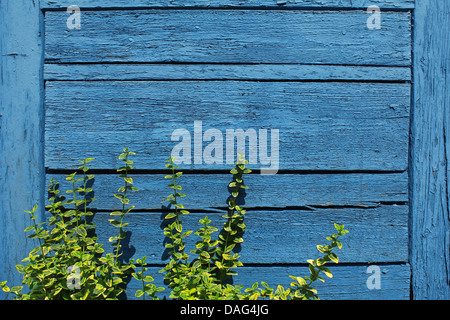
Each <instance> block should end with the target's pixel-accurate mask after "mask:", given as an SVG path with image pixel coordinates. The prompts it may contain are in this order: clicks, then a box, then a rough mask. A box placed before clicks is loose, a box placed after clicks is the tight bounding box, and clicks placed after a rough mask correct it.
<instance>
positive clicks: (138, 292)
mask: <svg viewBox="0 0 450 320" xmlns="http://www.w3.org/2000/svg"><path fill="white" fill-rule="evenodd" d="M143 295H144V291H142V290H137V291H136V293H135V296H136V298H140V297H142V296H143Z"/></svg>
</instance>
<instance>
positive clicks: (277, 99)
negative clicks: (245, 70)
mask: <svg viewBox="0 0 450 320" xmlns="http://www.w3.org/2000/svg"><path fill="white" fill-rule="evenodd" d="M112 93H113V94H112ZM174 93H176V94H174ZM409 104H410V86H409V85H408V84H396V83H386V84H385V83H334V82H325V83H298V82H246V81H200V82H199V81H170V82H167V81H155V82H146V81H137V82H136V81H125V82H124V81H108V82H103V81H102V82H80V81H64V82H59V81H56V82H53V81H50V82H47V85H46V116H47V121H46V159H45V160H46V166H47V167H49V168H54V169H56V168H60V169H68V168H73V166H74V164H75V165H76V163H77V162H76V159H81V158H83V157H94V158H97V162H96V165H95V168H99V169H100V168H105V169H108V168H118V167H119V165H120V164H119V162H120V161H119V160H117V155H118V153H120V152H121V151H122V147H124V146H129V147H130V148H131V149H133V150H134V151H136V152H137V155H136V156H135V164H136V168H139V169H164V168H165V167H164V163H165V160H167V159H168V157H169V155H170V153H171V151H172V149H173V148H174V147H175V146H176V145H177V144H178V143H179V142H178V141H171V136H172V134H173V133H174V130H176V129H186V130H188V131H189V133H190V135H191V140H192V141H191V142H193V143H194V144H195V145H197V146H198V145H199V143H197V142H196V141H194V135H193V134H194V121H202V130H203V132H206V130H207V129H216V130H218V133H217V131H216V133H217V134H218V135H219V134H220V135H222V138H223V142H224V145H225V144H226V142H227V139H226V130H227V129H230V130H237V129H243V130H248V129H250V128H252V129H254V130H255V132H256V133H258V132H259V131H258V130H259V129H268V132H267V145H268V148H269V150H270V145H271V142H276V139H273V140H272V137H271V134H272V133H273V132H274V131H273V130H276V129H278V130H279V136H280V138H279V139H280V141H279V169H299V170H300V169H305V170H316V169H318V170H320V169H324V170H333V169H336V170H400V171H402V170H405V169H406V167H407V153H408V131H409V128H408V127H409ZM230 137H231V138H232V136H229V137H228V138H230ZM259 137H261V136H259ZM175 138H176V139H180V137H175ZM186 139H187V138H186ZM228 140H229V142H232V140H231V139H228ZM186 141H187V140H186ZM218 141H220V140H218ZM260 142H261V141H260ZM209 144H210V142H203V147H206V146H207V145H209ZM228 144H229V145H230V143H228ZM264 145H265V144H264V143H262V142H261V143H260V144H259V147H261V146H264ZM219 149H220V148H219ZM187 151H189V150H187ZM219 151H220V150H219ZM260 151H261V150H260ZM247 154H248V152H247ZM262 154H263V153H262V152H259V156H261V155H262ZM274 154H275V152H274ZM194 155H195V150H193V148H192V153H191V156H192V161H191V164H187V163H183V164H182V168H183V169H229V168H230V164H228V163H226V162H227V161H226V149H225V147H224V148H223V161H222V162H223V163H222V164H221V163H220V161H217V162H216V163H212V164H207V163H205V161H202V162H201V163H199V164H193V160H194V159H193V156H194ZM200 155H201V154H200ZM274 156H275V155H274ZM217 157H218V158H220V156H218V155H217ZM257 162H258V163H256V164H254V165H252V166H251V167H254V168H256V167H262V168H267V167H268V166H269V165H265V164H262V163H261V161H260V160H257ZM231 163H233V161H231ZM272 164H273V162H272Z"/></svg>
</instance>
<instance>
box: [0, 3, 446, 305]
mask: <svg viewBox="0 0 450 320" xmlns="http://www.w3.org/2000/svg"><path fill="white" fill-rule="evenodd" d="M19 2H20V4H21V5H17V1H14V3H13V1H2V3H1V9H2V11H1V12H2V16H1V17H2V26H1V28H2V29H1V31H2V33H1V34H0V39H1V41H2V42H1V43H2V48H1V49H2V51H1V53H2V55H1V58H2V63H1V65H2V87H1V88H2V92H1V107H2V109H1V119H2V123H1V127H0V128H1V135H0V137H1V140H0V141H1V142H2V144H1V151H2V163H1V164H2V166H1V179H3V180H2V181H1V183H0V185H1V188H2V189H1V199H2V208H1V210H2V211H1V221H0V222H1V223H0V228H1V231H2V232H0V234H1V237H2V238H1V241H2V242H1V244H0V253H1V262H2V264H1V269H0V276H1V279H4V278H8V279H13V280H14V281H16V282H17V281H19V277H18V276H17V275H16V274H15V272H14V265H15V264H16V263H18V262H19V261H20V258H21V257H23V256H25V254H26V252H27V251H26V250H27V249H28V248H29V247H30V246H31V245H32V244H29V243H27V242H26V241H25V239H24V236H23V233H22V232H21V231H22V230H23V229H24V228H25V226H26V225H27V223H28V222H27V221H26V216H25V215H23V214H22V211H23V210H25V209H28V208H30V207H31V206H32V204H34V203H35V202H39V203H40V204H41V205H42V203H43V201H44V198H45V181H48V180H50V179H51V178H55V179H57V180H59V181H61V182H62V183H63V186H64V174H68V173H71V172H72V171H73V169H74V168H75V167H76V166H77V162H76V160H77V159H80V158H83V157H95V158H96V161H95V162H94V163H93V165H92V166H91V169H94V170H96V171H95V173H96V180H95V184H94V188H95V197H96V198H98V199H99V200H98V201H96V202H95V208H96V209H97V210H98V213H97V214H96V217H95V219H96V222H97V225H98V233H99V240H100V241H103V242H104V243H107V239H108V238H109V236H110V235H111V232H113V230H112V229H111V227H110V226H109V224H108V218H109V216H108V213H109V212H110V211H111V210H113V209H115V208H116V206H117V205H118V204H117V202H116V201H115V199H114V197H113V196H112V194H113V193H114V192H116V190H117V188H118V186H117V178H116V177H115V175H114V169H115V168H117V167H118V160H117V155H118V154H119V153H120V152H121V149H122V147H125V146H129V147H130V148H131V149H132V150H134V151H135V152H137V155H136V157H135V159H134V160H135V164H136V168H138V169H139V171H138V172H137V173H136V174H135V175H134V181H135V184H136V186H137V187H138V188H139V189H140V190H141V191H140V192H138V193H136V194H135V195H133V196H132V197H130V199H131V201H132V202H133V204H134V205H136V209H137V210H135V212H134V213H130V214H129V215H128V216H127V219H128V222H129V223H130V226H129V230H130V231H132V233H131V235H130V238H129V243H128V249H127V252H126V256H127V257H130V258H131V257H137V258H138V257H141V256H142V255H147V257H148V258H147V261H148V262H149V264H150V265H149V266H150V267H151V270H152V272H154V274H153V276H154V278H155V279H156V281H157V282H159V283H162V276H161V275H158V273H157V271H158V270H160V269H161V266H162V265H163V264H164V263H165V261H166V260H165V256H164V255H163V251H164V246H163V236H162V235H163V234H162V230H161V222H162V221H161V219H162V218H161V214H162V212H161V209H162V206H163V205H165V204H164V203H162V201H163V200H164V199H165V197H166V196H167V194H168V192H170V190H169V189H168V188H167V187H165V183H166V182H165V181H164V179H163V177H164V172H163V170H162V169H164V160H165V159H167V157H168V155H169V154H170V151H171V149H172V148H173V147H174V145H175V144H176V143H175V142H173V141H171V139H170V137H171V134H172V132H173V131H174V130H175V129H180V128H185V129H187V130H189V131H190V132H192V133H193V131H194V127H193V125H194V121H202V124H203V130H204V131H206V130H207V129H210V128H214V129H218V130H220V131H221V132H223V133H225V130H226V129H239V128H241V129H244V130H246V129H249V128H253V129H256V130H258V129H272V130H273V129H279V132H280V167H279V172H278V174H276V175H270V176H262V175H259V174H258V173H255V174H252V175H250V176H249V177H248V178H247V180H246V184H247V185H248V186H249V187H250V190H248V192H247V195H246V197H245V206H246V208H248V213H247V216H246V224H247V231H246V233H245V242H244V244H243V246H242V251H241V252H240V253H241V255H242V261H243V262H244V265H245V266H244V267H243V268H241V271H240V272H239V276H238V277H236V278H235V281H236V282H241V283H243V284H245V285H249V284H251V283H253V282H255V281H261V280H263V281H266V282H268V283H269V284H272V285H276V284H278V283H280V284H284V285H288V284H289V282H290V278H289V277H288V275H289V274H304V273H305V272H307V267H306V266H307V264H306V259H309V258H313V257H316V255H317V251H316V248H315V245H316V244H320V243H322V242H323V239H324V237H325V236H327V235H328V234H329V233H330V232H332V231H333V223H334V222H338V223H343V224H345V226H346V227H347V229H348V230H349V231H350V233H349V234H348V235H347V236H346V238H345V240H344V248H343V249H342V250H341V251H340V252H339V254H340V258H341V259H340V261H341V263H340V264H339V265H338V266H332V271H333V273H334V275H335V277H334V278H333V279H330V280H328V281H327V282H326V283H325V284H323V285H320V286H319V288H318V289H319V293H320V296H321V298H322V299H411V298H415V299H428V298H432V299H435V298H436V299H437V298H447V299H448V298H450V290H449V280H448V279H449V278H450V275H449V271H448V270H447V267H446V266H447V265H448V263H449V262H450V261H449V241H450V238H449V234H450V233H449V228H448V227H449V214H448V212H449V203H448V195H449V194H450V189H449V187H448V183H447V175H448V173H449V167H448V164H447V159H448V155H449V154H448V153H449V151H448V150H450V149H448V148H447V147H449V146H448V141H449V140H447V139H446V138H447V135H448V133H447V132H448V131H446V128H448V127H446V125H448V124H449V120H450V119H449V110H450V109H449V108H448V107H449V95H448V89H447V88H448V83H447V82H446V81H447V79H448V78H447V76H448V72H449V71H448V70H450V69H447V67H448V64H449V60H448V52H449V50H448V49H449V48H448V43H449V41H448V40H449V34H450V31H449V30H450V28H445V27H444V26H449V18H448V17H449V15H450V6H449V4H448V3H447V2H445V4H443V3H442V2H439V1H432V0H417V1H413V0H385V1H382V0H373V1H366V0H358V1H351V0H340V1H338V0H309V1H307V0H290V1H275V0H251V1H237V0H226V1H225V0H221V1H215V0H210V1H201V0H188V1H163V0H138V1H134V2H132V4H130V2H129V1H123V0H103V1H92V0H90V1H87V0H78V1H77V3H72V2H71V1H65V0H41V1H40V6H39V5H38V3H37V1H33V2H30V1H25V0H22V1H19ZM415 2H416V3H415ZM72 4H76V5H77V6H79V7H80V8H81V16H80V17H81V20H80V23H81V24H80V28H79V29H76V28H75V29H71V28H68V26H67V20H68V18H69V17H70V14H69V13H67V12H66V8H67V7H68V6H70V5H72ZM370 5H377V6H379V7H380V8H381V16H380V17H381V21H380V22H381V25H380V26H381V29H372V28H369V27H368V25H367V20H368V18H369V17H370V14H369V13H368V12H367V8H368V7H369V6H370ZM17 16H26V17H29V19H30V21H32V22H33V23H30V24H25V23H22V22H18V21H17V19H15V18H16V17H17ZM19 21H21V20H20V19H19ZM44 85H45V88H44ZM229 167H230V166H229V165H226V164H214V165H207V164H205V163H202V164H190V165H188V164H182V165H181V168H182V169H183V170H187V172H188V173H187V174H186V175H184V176H183V178H182V179H181V180H180V183H181V184H182V185H183V187H184V190H185V193H186V194H187V197H186V198H185V199H186V200H185V201H184V205H185V207H186V208H188V209H190V211H191V212H192V213H191V215H190V216H189V217H188V218H187V219H185V223H186V225H187V226H188V227H189V226H191V227H192V228H196V227H197V225H198V224H197V221H198V219H199V218H201V217H203V216H204V215H205V213H206V214H208V216H210V217H212V218H213V220H214V221H215V222H216V225H217V226H220V225H221V219H220V216H221V215H222V214H223V212H224V210H225V208H226V198H227V183H228V182H229V179H230V176H229V174H227V170H228V169H229ZM251 167H253V168H255V169H259V168H260V166H259V165H254V166H251ZM28 186H31V189H32V190H31V192H30V190H29V188H28ZM41 207H42V206H41ZM44 215H45V213H44V212H43V211H42V216H43V217H44ZM192 238H193V237H192ZM370 265H377V266H379V267H380V269H381V275H380V283H381V288H379V289H378V288H370V287H368V286H367V280H368V278H369V277H370V276H371V273H368V266H370ZM135 285H136V284H134V283H133V282H132V283H130V285H129V289H130V292H133V290H135V288H134V286H135ZM131 296H132V294H130V297H131Z"/></svg>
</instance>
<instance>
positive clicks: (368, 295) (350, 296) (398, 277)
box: [127, 264, 411, 300]
mask: <svg viewBox="0 0 450 320" xmlns="http://www.w3.org/2000/svg"><path fill="white" fill-rule="evenodd" d="M327 267H329V269H330V270H331V272H332V273H333V278H332V279H329V278H326V279H325V283H322V282H320V281H318V283H315V288H317V290H318V295H319V297H320V299H322V300H408V299H409V284H410V276H411V274H410V266H409V265H408V264H398V265H390V264H387V265H380V269H381V277H380V280H381V282H380V283H381V288H380V289H373V290H370V289H368V288H367V285H366V283H367V278H368V277H369V276H370V274H367V267H368V265H350V266H342V265H334V264H330V265H329V266H328V265H327ZM161 269H162V267H157V266H155V267H150V268H149V270H148V271H147V274H148V275H151V276H152V277H153V278H154V279H155V281H154V283H155V284H156V285H157V286H159V287H164V283H163V279H164V275H163V274H160V273H158V271H159V270H161ZM238 273H239V274H238V275H237V276H235V277H234V278H233V280H234V283H239V284H242V285H244V287H245V288H249V287H251V286H252V284H253V283H255V282H259V283H261V281H265V282H267V283H268V284H269V285H270V286H272V287H275V288H276V286H277V285H278V284H281V285H283V286H284V287H285V288H287V287H289V285H290V283H291V282H292V279H291V278H289V275H294V276H302V277H304V276H307V275H308V274H309V271H308V269H307V267H302V266H272V267H267V266H244V267H242V268H239V269H238ZM141 288H142V284H141V282H138V281H136V280H135V279H132V281H131V282H130V283H129V284H128V286H127V297H128V299H132V300H134V299H136V298H135V297H134V293H135V292H136V290H138V289H141ZM168 296H169V290H165V291H163V292H161V293H160V297H161V299H163V298H164V297H166V298H168Z"/></svg>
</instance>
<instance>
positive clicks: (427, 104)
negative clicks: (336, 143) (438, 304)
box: [410, 0, 450, 299]
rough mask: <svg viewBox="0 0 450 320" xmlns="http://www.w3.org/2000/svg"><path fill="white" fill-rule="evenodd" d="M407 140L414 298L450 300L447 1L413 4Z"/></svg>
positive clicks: (449, 32) (449, 25) (449, 42)
mask: <svg viewBox="0 0 450 320" xmlns="http://www.w3.org/2000/svg"><path fill="white" fill-rule="evenodd" d="M411 130H412V139H411V161H410V165H411V167H410V169H411V181H410V185H411V221H410V225H411V251H410V253H411V255H410V259H411V266H412V294H413V298H414V299H450V281H449V280H450V233H449V232H450V209H449V196H450V189H449V185H450V182H449V178H450V171H449V159H450V144H449V142H450V2H449V1H440V0H416V9H415V15H414V101H413V114H412V126H411Z"/></svg>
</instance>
